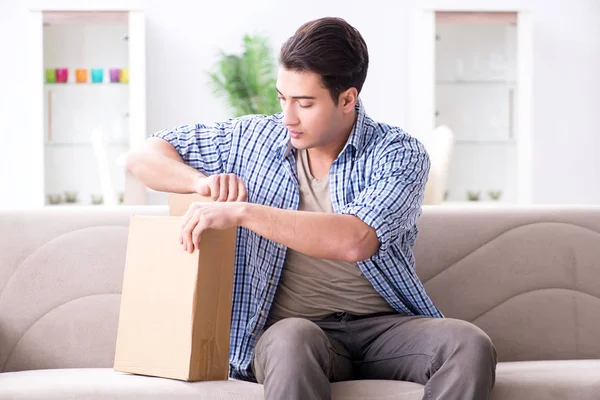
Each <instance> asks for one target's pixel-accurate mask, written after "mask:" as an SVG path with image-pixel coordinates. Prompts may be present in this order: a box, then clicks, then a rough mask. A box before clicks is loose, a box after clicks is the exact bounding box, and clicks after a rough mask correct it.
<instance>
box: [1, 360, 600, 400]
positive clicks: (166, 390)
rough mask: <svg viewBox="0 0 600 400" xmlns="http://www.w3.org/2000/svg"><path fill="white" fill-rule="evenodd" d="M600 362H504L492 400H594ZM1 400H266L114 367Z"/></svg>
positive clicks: (344, 390)
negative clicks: (83, 399) (128, 371)
mask: <svg viewBox="0 0 600 400" xmlns="http://www.w3.org/2000/svg"><path fill="white" fill-rule="evenodd" d="M598 371H600V360H576V361H524V362H507V363H499V364H498V368H497V374H496V375H497V377H496V386H495V388H494V391H493V393H492V400H530V399H545V400H554V399H557V400H558V399H577V400H595V399H597V398H598V393H600V373H599V372H598ZM422 397H423V387H422V386H421V385H418V384H416V383H410V382H398V381H375V380H370V381H350V382H339V383H334V384H332V398H333V400H371V399H377V400H421V399H422ZM0 398H2V399H5V398H10V399H14V400H20V399H28V400H29V399H31V400H36V399H65V400H68V399H81V398H85V399H90V400H107V399H111V400H112V399H115V400H117V399H118V400H129V399H132V400H139V399H142V398H143V399H165V398H169V399H203V400H204V399H206V400H217V399H219V400H221V399H227V400H232V399H235V400H238V399H239V400H242V399H243V400H246V399H248V400H263V389H262V386H261V385H258V384H254V383H248V382H242V381H236V380H230V381H227V382H194V383H187V382H181V381H176V380H171V379H159V378H151V377H145V376H138V375H130V374H123V373H120V372H114V371H113V370H112V369H109V368H82V369H48V370H36V371H23V372H7V373H3V374H0Z"/></svg>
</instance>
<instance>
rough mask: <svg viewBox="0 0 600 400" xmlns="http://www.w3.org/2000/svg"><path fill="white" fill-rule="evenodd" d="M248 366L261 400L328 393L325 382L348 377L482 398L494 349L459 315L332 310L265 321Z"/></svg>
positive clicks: (491, 377)
mask: <svg viewBox="0 0 600 400" xmlns="http://www.w3.org/2000/svg"><path fill="white" fill-rule="evenodd" d="M253 370H254V374H255V375H256V379H257V380H258V382H259V383H262V384H264V389H265V398H266V399H267V400H282V399H286V400H294V399H298V400H307V399H310V400H321V399H322V400H328V399H330V398H331V393H330V382H337V381H345V380H356V379H385V380H404V381H411V382H417V383H421V384H423V385H425V396H424V397H423V398H424V399H428V400H430V399H436V400H442V399H443V400H450V399H452V400H458V399H461V400H466V399H476V400H485V399H489V396H490V391H491V390H492V387H493V386H494V381H495V371H496V351H495V349H494V346H493V344H492V341H491V340H490V338H489V337H488V336H487V335H486V334H485V333H484V332H483V331H482V330H481V329H479V328H478V327H476V326H475V325H473V324H471V323H469V322H465V321H461V320H456V319H449V318H440V319H438V318H428V317H422V316H401V315H397V314H393V315H389V314H388V315H383V316H372V317H368V318H357V317H353V316H351V315H349V314H346V313H337V314H334V315H333V316H331V317H328V318H326V319H324V320H322V321H316V322H312V321H309V320H306V319H302V318H288V319H284V320H281V321H279V322H277V323H275V324H273V325H272V326H271V327H269V328H268V329H267V330H266V331H265V332H264V333H263V335H262V336H261V337H260V338H259V340H258V343H257V345H256V348H255V352H254V361H253Z"/></svg>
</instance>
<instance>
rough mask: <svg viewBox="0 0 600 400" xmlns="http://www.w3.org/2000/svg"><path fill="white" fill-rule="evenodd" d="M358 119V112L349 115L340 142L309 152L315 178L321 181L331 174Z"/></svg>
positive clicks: (312, 149)
mask: <svg viewBox="0 0 600 400" xmlns="http://www.w3.org/2000/svg"><path fill="white" fill-rule="evenodd" d="M357 118H358V114H357V113H356V111H354V112H353V113H352V115H349V118H348V122H347V123H345V124H344V127H343V128H342V129H341V130H340V132H341V133H340V136H339V137H340V139H339V141H337V142H334V143H331V145H329V146H324V147H314V148H311V149H308V150H307V155H308V164H309V167H310V170H311V173H312V174H313V176H314V177H315V178H317V179H320V178H321V177H322V176H324V175H325V174H327V173H328V172H329V169H330V168H331V164H333V162H334V161H335V160H336V158H337V157H338V156H339V155H340V153H341V151H342V150H343V149H344V146H346V143H347V142H348V139H349V138H350V135H351V134H352V129H354V125H355V124H356V119H357Z"/></svg>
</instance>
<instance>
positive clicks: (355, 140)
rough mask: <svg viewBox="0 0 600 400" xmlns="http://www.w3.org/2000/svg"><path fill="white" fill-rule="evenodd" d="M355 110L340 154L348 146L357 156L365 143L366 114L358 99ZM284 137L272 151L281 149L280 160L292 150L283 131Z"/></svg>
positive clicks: (290, 143) (288, 139) (286, 134)
mask: <svg viewBox="0 0 600 400" xmlns="http://www.w3.org/2000/svg"><path fill="white" fill-rule="evenodd" d="M355 110H356V122H355V123H354V126H353V127H352V131H351V132H350V136H349V137H348V141H347V142H346V145H345V146H344V148H343V150H342V153H343V152H344V151H345V150H346V148H347V147H348V146H352V147H354V149H355V154H356V155H358V154H360V153H361V151H362V149H363V146H364V143H365V132H364V125H365V117H366V112H365V108H364V106H363V104H362V100H361V99H360V97H359V98H358V99H357V101H356V105H355ZM284 130H285V137H284V138H283V139H282V140H281V141H280V142H279V143H278V144H277V145H276V146H275V148H274V149H273V150H276V151H280V152H281V150H282V149H283V154H282V158H286V157H287V156H288V155H289V154H290V152H291V151H292V150H293V148H294V147H293V146H292V142H291V141H290V137H289V136H288V131H287V129H285V127H284Z"/></svg>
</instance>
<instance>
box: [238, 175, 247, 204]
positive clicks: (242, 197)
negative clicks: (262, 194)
mask: <svg viewBox="0 0 600 400" xmlns="http://www.w3.org/2000/svg"><path fill="white" fill-rule="evenodd" d="M237 200H238V201H246V200H248V190H246V185H244V182H242V180H241V179H238V196H237Z"/></svg>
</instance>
